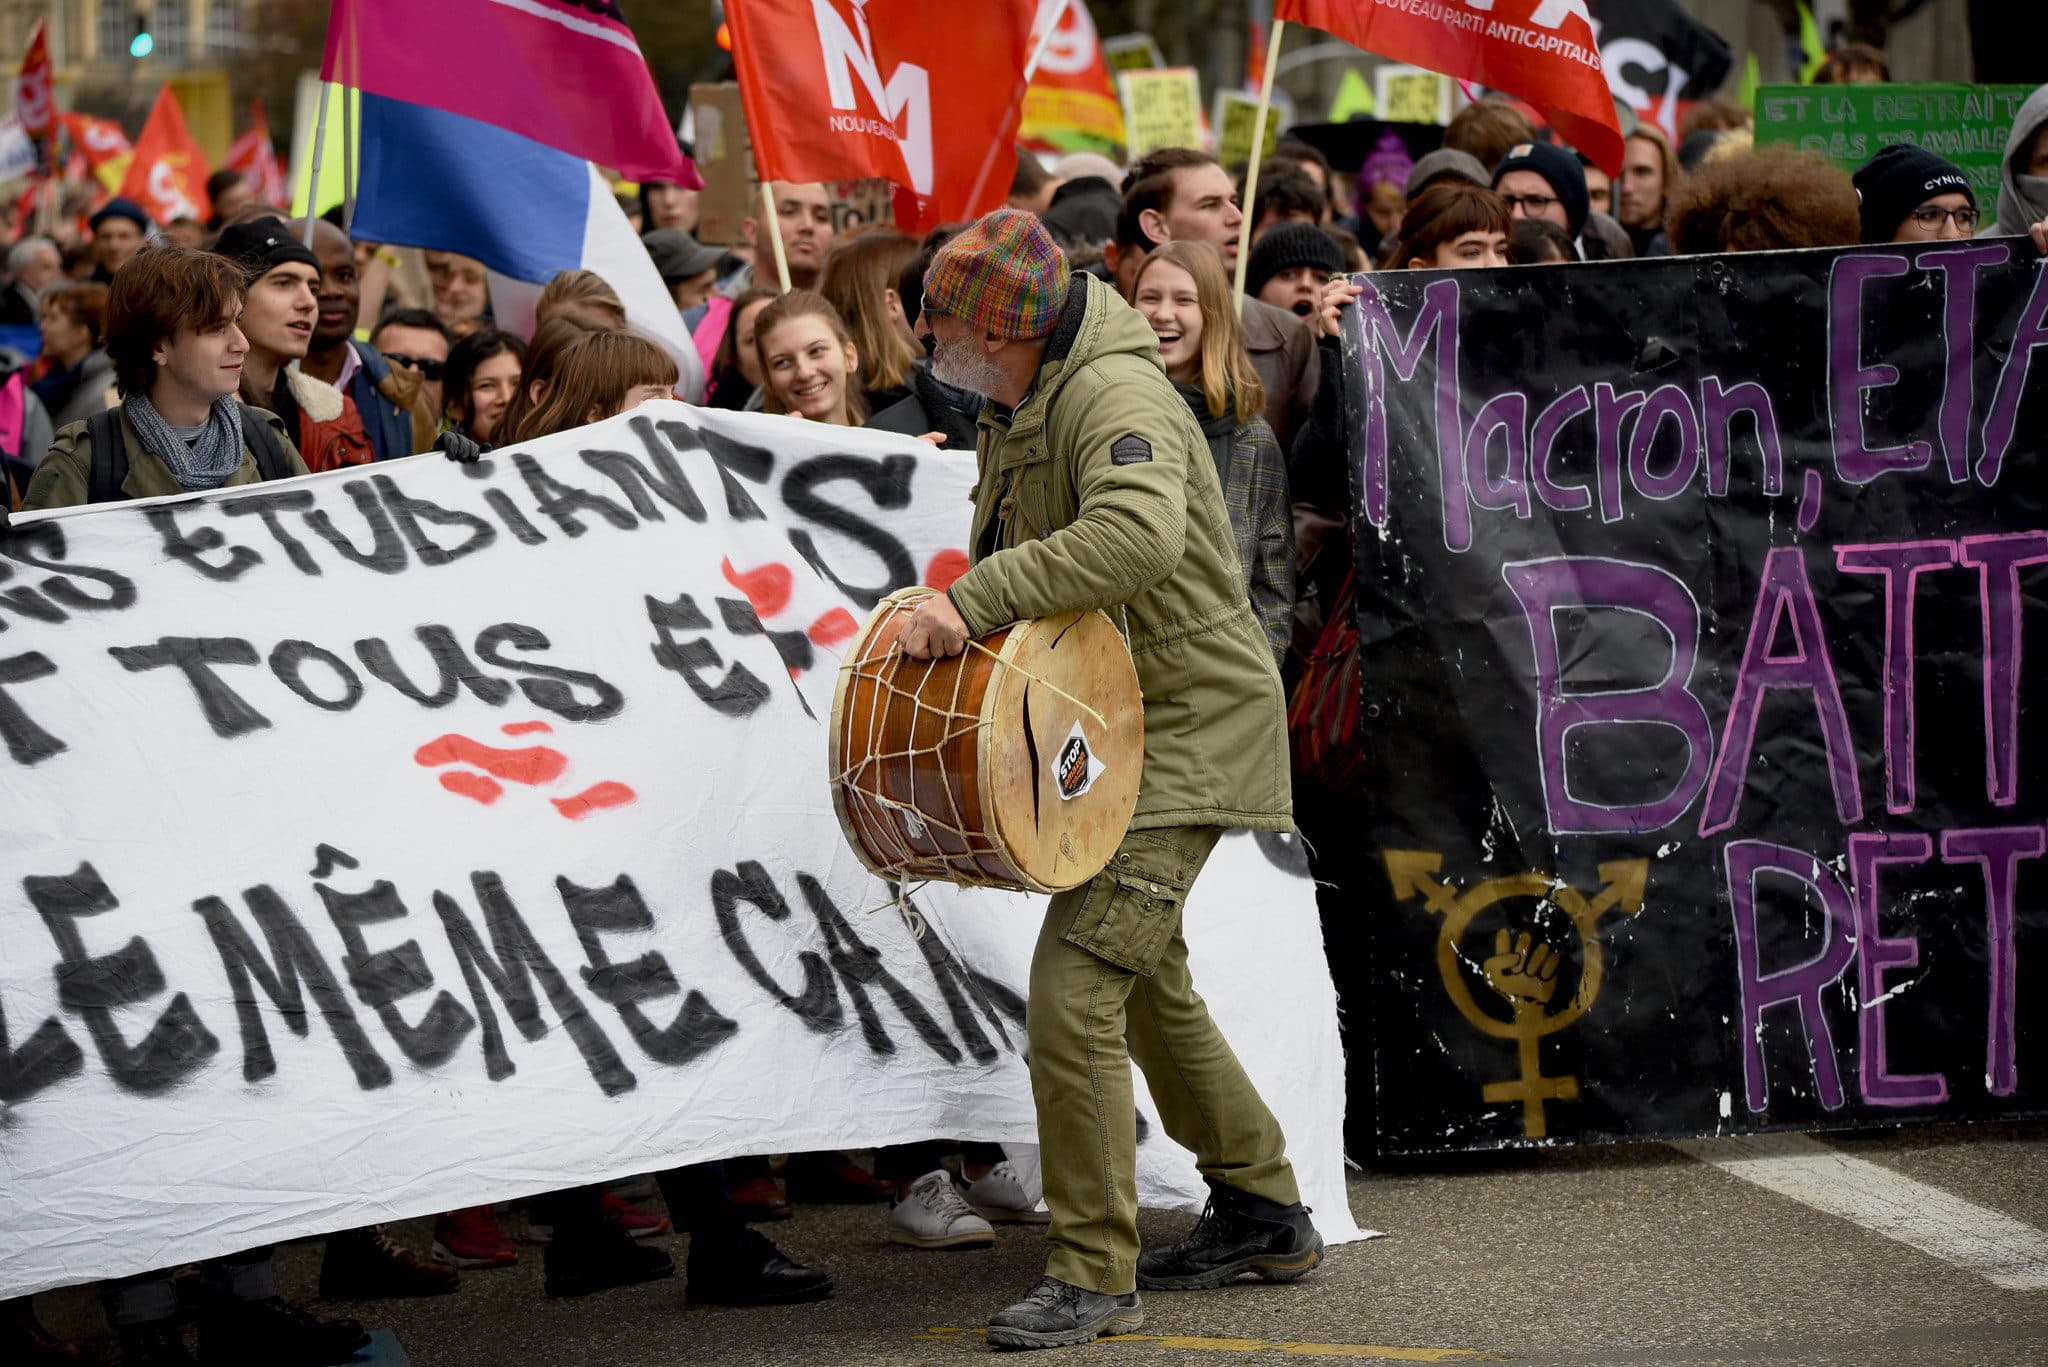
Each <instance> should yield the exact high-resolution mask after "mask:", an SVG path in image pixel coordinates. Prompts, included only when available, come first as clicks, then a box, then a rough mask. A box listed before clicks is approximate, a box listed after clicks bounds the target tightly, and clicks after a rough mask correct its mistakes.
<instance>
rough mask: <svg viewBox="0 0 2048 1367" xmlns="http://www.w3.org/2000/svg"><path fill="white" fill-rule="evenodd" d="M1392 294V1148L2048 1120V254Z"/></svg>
mask: <svg viewBox="0 0 2048 1367" xmlns="http://www.w3.org/2000/svg"><path fill="white" fill-rule="evenodd" d="M1361 280H1362V282H1363V284H1364V287H1365V292H1364V294H1363V295H1362V296H1361V298H1360V300H1359V307H1358V309H1357V311H1356V313H1355V314H1351V313H1347V315H1346V316H1347V318H1350V319H1351V320H1352V323H1353V325H1354V326H1353V332H1352V340H1353V342H1354V344H1356V345H1357V346H1358V347H1359V348H1360V351H1359V353H1358V359H1357V364H1358V367H1359V369H1358V372H1357V380H1358V390H1357V392H1358V393H1359V394H1360V395H1361V396H1363V397H1362V400H1361V402H1362V412H1361V413H1360V414H1359V415H1358V421H1357V423H1356V425H1355V437H1354V446H1353V464H1352V467H1351V468H1352V470H1353V472H1354V475H1355V478H1356V485H1355V488H1356V489H1357V498H1358V502H1357V506H1356V516H1357V518H1358V521H1359V524H1360V526H1361V527H1365V528H1370V529H1371V532H1370V534H1365V535H1360V536H1358V537H1356V538H1355V539H1354V541H1355V545H1356V547H1357V550H1358V556H1359V559H1358V564H1357V571H1358V577H1357V583H1358V616H1359V635H1360V640H1361V641H1362V642H1364V643H1365V646H1364V649H1363V650H1362V652H1361V655H1360V661H1361V670H1362V678H1361V688H1362V691H1363V696H1364V699H1365V712H1366V713H1367V715H1368V716H1378V717H1380V718H1383V719H1384V720H1382V722H1381V723H1380V724H1379V725H1378V726H1377V727H1376V728H1373V729H1372V730H1371V731H1370V732H1369V734H1368V737H1367V744H1366V747H1365V753H1366V757H1367V773H1366V775H1365V777H1364V779H1363V781H1362V791H1364V792H1366V793H1370V794H1384V795H1385V800H1384V802H1380V803H1376V807H1377V810H1376V811H1375V812H1374V813H1373V814H1372V816H1371V818H1370V819H1369V821H1368V823H1367V828H1366V829H1365V830H1362V831H1361V832H1360V833H1359V839H1360V840H1361V842H1362V843H1363V844H1364V845H1365V846H1366V847H1367V848H1368V849H1369V850H1370V851H1371V854H1370V859H1371V862H1372V865H1373V871H1372V874H1371V876H1368V877H1362V878H1361V881H1360V885H1359V887H1360V894H1361V897H1362V898H1363V904H1362V905H1360V906H1358V907H1357V908H1356V915H1357V917H1358V919H1359V921H1360V923H1361V924H1364V925H1368V926H1370V927H1371V928H1372V936H1373V946H1372V951H1371V955H1370V958H1371V961H1372V965H1373V968H1372V972H1373V974H1374V979H1373V986H1374V991H1373V993H1372V994H1371V999H1372V1000H1373V1001H1374V1002H1375V1003H1376V1010H1375V1012H1374V1019H1373V1027H1372V1035H1371V1038H1372V1040H1373V1048H1374V1051H1375V1059H1374V1068H1375V1076H1376V1078H1377V1081H1378V1091H1377V1096H1378V1100H1379V1109H1378V1112H1377V1117H1378V1118H1377V1124H1378V1125H1379V1128H1380V1136H1381V1144H1382V1146H1383V1147H1384V1148H1386V1149H1390V1150H1394V1151H1404V1152H1413V1151H1429V1150H1444V1149H1465V1148H1485V1147H1492V1146H1497V1145H1503V1144H1523V1143H1531V1144H1534V1143H1557V1142H1560V1141H1564V1142H1569V1141H1572V1140H1578V1139H1584V1140H1592V1139H1599V1140H1645V1139H1658V1138H1669V1137H1674V1136H1681V1135H1691V1136H1697V1135H1714V1134H1720V1133H1726V1132H1729V1131H1756V1130H1773V1129H1787V1128H1796V1129H1813V1128H1822V1129H1826V1128H1843V1127H1850V1126H1861V1125H1871V1124H1875V1123H1879V1122H1883V1123H1897V1122H1901V1121H1929V1120H1943V1121H1956V1120H1967V1119H1994V1118H2005V1117H2018V1116H2038V1115H2042V1114H2048V1059H2044V1056H2043V1054H2042V1052H2041V1048H2042V1046H2043V1044H2044V1043H2048V994H2042V993H2038V992H2029V991H2026V990H2025V989H2024V988H2023V987H2022V986H2020V985H2021V984H2024V983H2025V982H2027V981H2028V977H2027V975H2028V973H2029V972H2030V971H2033V970H2034V969H2038V967H2039V963H2040V960H2041V956H2042V954H2043V953H2044V952H2048V828H2044V818H2048V718H2044V715H2043V711H2042V708H2041V707H2040V706H2039V699H2040V698H2041V696H2042V692H2041V683H2040V680H2039V678H2038V677H2037V674H2038V671H2039V669H2040V668H2041V667H2042V666H2043V663H2044V657H2043V654H2042V651H2041V644H2042V637H2041V632H2042V631H2043V630H2044V629H2048V620H2044V618H2043V614H2042V612H2041V610H2040V609H2041V603H2042V600H2043V595H2044V593H2048V498H2044V495H2043V484H2042V481H2041V480H2040V478H2039V470H2040V461H2041V458H2042V456H2043V454H2044V453H2043V442H2042V434H2043V433H2044V432H2048V387H2044V385H2043V384H2042V376H2043V374H2044V367H2048V271H2043V270H2042V268H2041V260H2040V257H2039V254H2038V253H2036V252H2035V250H2034V248H2033V244H2032V243H2030V242H2027V241H2026V240H2024V239H2020V240H2018V241H2017V242H2015V241H2010V240H2005V241H1985V240H1981V239H1980V240H1976V241H1958V242H1945V243H1941V244H1939V245H1933V246H1923V247H1919V248H1906V247H1873V248H1853V249H1846V250H1836V251H1804V252H1780V253H1762V252H1759V253H1748V254H1742V255H1734V256H1702V257H1678V258H1664V259H1661V260H1645V261H1635V262H1629V263H1626V264H1625V265H1624V266H1622V267H1620V268H1615V267H1609V266H1604V265H1595V266H1579V265H1566V266H1549V267H1531V268H1526V269H1520V270H1514V271H1448V272H1446V271H1388V272H1385V273H1383V274H1373V275H1369V276H1364V277H1361ZM1364 995H1365V994H1361V996H1364Z"/></svg>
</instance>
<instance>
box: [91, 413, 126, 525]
mask: <svg viewBox="0 0 2048 1367" xmlns="http://www.w3.org/2000/svg"><path fill="white" fill-rule="evenodd" d="M85 435H86V436H87V437H89V438H90V439H91V441H92V473H91V475H90V476H89V477H88V479H87V483H86V502H88V503H119V502H120V501H121V500H123V499H125V498H127V497H128V495H126V494H124V493H122V492H121V486H122V485H123V484H126V483H127V482H128V442H127V439H126V438H125V437H123V436H122V435H121V410H120V409H118V408H102V409H101V410H100V411H99V412H97V413H95V414H93V415H92V416H91V417H89V418H87V419H86V420H85Z"/></svg>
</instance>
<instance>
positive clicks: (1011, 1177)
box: [967, 1159, 1052, 1225]
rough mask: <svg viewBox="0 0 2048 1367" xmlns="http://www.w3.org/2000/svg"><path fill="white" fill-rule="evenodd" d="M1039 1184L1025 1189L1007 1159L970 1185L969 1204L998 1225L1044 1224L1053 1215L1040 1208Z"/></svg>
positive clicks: (1021, 1180)
mask: <svg viewBox="0 0 2048 1367" xmlns="http://www.w3.org/2000/svg"><path fill="white" fill-rule="evenodd" d="M1041 1194H1042V1193H1040V1191H1039V1190H1038V1184H1037V1183H1035V1182H1034V1183H1032V1184H1031V1185H1029V1186H1026V1185H1025V1183H1024V1179H1023V1178H1022V1177H1020V1176H1018V1174H1017V1168H1016V1165H1015V1164H1013V1163H1011V1162H1010V1161H1009V1160H1007V1159H1005V1160H1004V1161H1003V1162H1000V1163H998V1164H996V1165H995V1166H994V1167H992V1168H990V1169H989V1170H988V1171H987V1172H986V1173H984V1174H983V1175H982V1176H980V1177H977V1178H975V1179H974V1180H973V1181H972V1182H969V1183H968V1184H967V1204H968V1205H969V1206H971V1207H973V1209H974V1213H975V1214H976V1215H979V1216H980V1217H981V1218H982V1219H984V1220H988V1221H991V1222H993V1223H995V1224H1012V1225H1042V1224H1047V1223H1049V1222H1050V1221H1051V1220H1052V1212H1051V1211H1049V1210H1040V1209H1039V1208H1038V1198H1039V1196H1040V1195H1041Z"/></svg>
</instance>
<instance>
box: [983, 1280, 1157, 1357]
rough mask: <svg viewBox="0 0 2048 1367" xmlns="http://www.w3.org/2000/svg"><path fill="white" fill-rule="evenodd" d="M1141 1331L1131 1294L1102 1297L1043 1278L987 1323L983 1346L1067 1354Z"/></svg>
mask: <svg viewBox="0 0 2048 1367" xmlns="http://www.w3.org/2000/svg"><path fill="white" fill-rule="evenodd" d="M1144 1327H1145V1307H1144V1306H1143V1305H1142V1304H1141V1303H1140V1302H1139V1300H1138V1293H1137V1292H1135V1291H1131V1292H1127V1293H1125V1294H1124V1295H1121V1296H1107V1295H1104V1294H1103V1293H1102V1292H1100V1291H1085V1290H1083V1289H1082V1288H1080V1287H1078V1286H1075V1285H1074V1284H1073V1283H1072V1282H1063V1281H1061V1280H1060V1279H1059V1278H1058V1277H1044V1278H1041V1279H1040V1280H1039V1283H1038V1285H1036V1286H1034V1287H1032V1288H1031V1292H1030V1294H1029V1295H1027V1296H1025V1297H1024V1299H1023V1300H1021V1301H1018V1302H1017V1303H1016V1304H1015V1305H1013V1306H1011V1307H1010V1308H1009V1309H1007V1310H998V1311H996V1313H995V1314H993V1315H990V1316H989V1317H988V1343H989V1347H991V1348H1067V1347H1071V1346H1072V1345H1074V1344H1077V1343H1092V1342H1094V1341H1095V1340H1096V1339H1099V1338H1101V1337H1102V1336H1103V1335H1105V1334H1135V1333H1137V1332H1138V1330H1140V1329H1142V1328H1144Z"/></svg>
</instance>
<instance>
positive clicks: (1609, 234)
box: [1578, 210, 1636, 261]
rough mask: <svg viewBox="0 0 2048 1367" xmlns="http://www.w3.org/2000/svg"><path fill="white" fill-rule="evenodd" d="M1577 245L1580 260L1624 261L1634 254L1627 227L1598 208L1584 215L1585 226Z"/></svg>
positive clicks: (1633, 244)
mask: <svg viewBox="0 0 2048 1367" xmlns="http://www.w3.org/2000/svg"><path fill="white" fill-rule="evenodd" d="M1578 247H1579V260H1581V261H1626V260H1628V259H1629V258H1631V257H1633V256H1634V255H1635V254H1636V248H1635V243H1634V242H1633V241H1631V240H1630V239H1629V235H1628V229H1626V228H1624V227H1622V226H1621V223H1620V222H1619V221H1618V220H1616V219H1614V218H1612V217H1610V216H1608V215H1607V214H1603V213H1601V212H1599V211H1598V210H1595V211H1593V212H1592V213H1589V214H1587V215H1586V226H1585V228H1584V229H1582V230H1581V231H1580V233H1579V239H1578Z"/></svg>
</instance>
